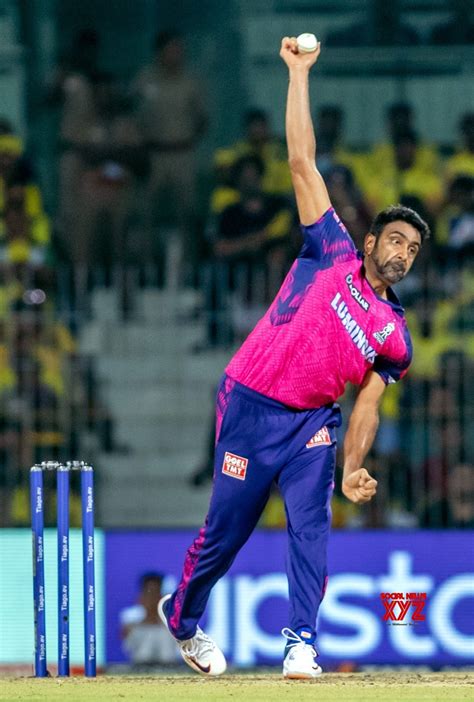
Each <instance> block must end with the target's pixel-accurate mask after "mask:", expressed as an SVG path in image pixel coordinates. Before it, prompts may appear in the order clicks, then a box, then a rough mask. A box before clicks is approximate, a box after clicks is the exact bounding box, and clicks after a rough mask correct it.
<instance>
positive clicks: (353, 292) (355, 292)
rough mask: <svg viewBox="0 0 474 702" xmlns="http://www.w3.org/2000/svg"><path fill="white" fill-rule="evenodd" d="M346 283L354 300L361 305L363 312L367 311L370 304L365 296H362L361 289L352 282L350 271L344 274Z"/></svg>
mask: <svg viewBox="0 0 474 702" xmlns="http://www.w3.org/2000/svg"><path fill="white" fill-rule="evenodd" d="M346 283H347V287H348V288H349V290H350V291H351V295H352V297H353V298H354V300H355V301H356V302H357V303H358V304H359V305H360V306H361V307H362V309H363V310H365V312H367V311H368V309H369V307H370V304H369V303H368V302H367V300H366V299H365V297H362V293H361V291H360V290H359V289H358V288H356V286H355V285H353V284H352V273H348V274H347V275H346Z"/></svg>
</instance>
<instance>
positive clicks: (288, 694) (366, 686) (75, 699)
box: [0, 672, 474, 702]
mask: <svg viewBox="0 0 474 702" xmlns="http://www.w3.org/2000/svg"><path fill="white" fill-rule="evenodd" d="M0 700H2V702H7V701H8V702H14V701H15V702H16V700H47V702H54V701H55V700H65V702H83V701H84V702H86V701H87V702H91V700H94V701H95V700H98V701H99V702H108V700H114V702H115V701H116V700H118V701H119V702H120V701H121V700H126V701H127V702H135V701H137V702H138V700H147V702H148V701H149V700H161V701H162V702H178V701H179V702H188V701H189V702H200V700H203V701H204V700H205V701H206V702H208V701H211V702H212V701H213V700H215V701H216V702H220V701H221V700H232V702H241V701H242V702H253V701H255V702H260V701H262V702H280V700H281V701H282V702H293V701H294V702H300V701H304V700H313V702H333V700H337V702H346V701H347V702H369V701H370V700H380V702H395V701H396V702H402V701H405V700H406V701H407V702H424V701H425V700H426V702H428V701H429V702H438V700H439V702H462V700H471V702H472V700H474V674H473V673H423V674H417V673H405V672H401V673H400V674H396V673H373V674H368V673H326V674H325V675H323V677H322V678H320V679H318V680H312V681H309V682H308V681H289V680H288V681H287V680H283V678H282V677H281V675H277V674H275V673H271V674H268V675H245V674H244V675H242V674H236V675H224V676H222V677H220V678H214V679H213V678H206V679H205V678H201V677H198V676H189V677H187V676H186V677H185V676H173V677H171V676H156V677H129V676H127V677H125V676H124V677H122V676H117V677H114V676H103V677H98V678H96V679H93V680H87V679H85V678H81V677H77V678H66V679H58V678H49V679H34V678H15V679H13V678H0Z"/></svg>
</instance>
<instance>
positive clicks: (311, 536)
mask: <svg viewBox="0 0 474 702" xmlns="http://www.w3.org/2000/svg"><path fill="white" fill-rule="evenodd" d="M330 525H331V511H330V509H329V508H326V507H322V508H320V509H316V510H314V511H312V512H311V514H308V515H307V517H306V518H303V519H301V518H299V519H298V520H297V521H296V523H294V520H293V519H292V520H291V529H292V531H293V533H294V534H295V535H296V536H297V537H298V538H301V539H306V540H308V541H314V540H316V539H320V538H321V537H322V536H327V535H328V534H329V527H330Z"/></svg>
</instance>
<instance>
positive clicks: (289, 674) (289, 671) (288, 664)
mask: <svg viewBox="0 0 474 702" xmlns="http://www.w3.org/2000/svg"><path fill="white" fill-rule="evenodd" d="M281 633H282V634H283V636H284V637H285V638H286V639H287V640H288V644H287V648H288V652H287V654H286V656H285V660H284V661H283V677H284V678H288V679H289V680H310V679H311V678H317V677H319V676H320V675H321V673H322V672H323V669H322V668H321V666H319V665H318V664H317V663H316V661H315V658H316V656H317V655H318V654H317V652H316V649H315V648H314V647H313V646H312V644H308V643H306V642H305V640H304V639H302V638H301V636H298V634H295V632H294V631H292V630H291V629H289V628H288V627H285V628H284V629H282V630H281Z"/></svg>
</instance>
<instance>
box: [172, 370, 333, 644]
mask: <svg viewBox="0 0 474 702" xmlns="http://www.w3.org/2000/svg"><path fill="white" fill-rule="evenodd" d="M340 421H341V419H340V412H339V408H338V406H337V405H332V404H331V405H327V406H324V407H321V408H319V409H316V410H303V411H299V410H292V409H290V408H288V407H286V406H285V405H282V404H280V403H279V402H276V401H274V400H271V399H269V398H267V397H265V396H263V395H261V394H259V393H257V392H255V391H254V390H250V389H249V388H247V387H245V386H243V385H241V384H239V383H237V382H235V381H234V380H232V379H231V378H229V377H227V376H224V377H223V379H222V381H221V384H220V387H219V390H218V395H217V432H216V435H217V441H216V450H215V462H214V488H213V493H212V497H211V502H210V507H209V513H208V516H207V518H206V521H205V524H204V526H203V528H202V529H201V531H200V532H199V535H198V537H197V538H196V539H195V540H194V542H193V544H192V545H191V546H190V548H189V549H188V551H187V553H186V559H185V563H184V568H183V574H182V578H181V581H180V583H179V585H178V588H177V590H176V591H175V592H174V593H173V595H172V597H171V599H170V601H169V603H168V607H167V615H168V622H169V626H170V629H171V631H172V633H173V634H174V635H175V636H176V638H178V639H181V640H185V639H189V638H191V637H192V636H194V634H195V632H196V626H197V624H198V621H199V619H200V617H201V616H202V614H203V612H204V609H205V607H206V604H207V600H208V598H209V594H210V591H211V589H212V587H213V585H214V584H215V583H216V582H217V580H219V578H221V577H222V576H223V575H224V574H225V573H226V572H227V570H228V569H229V568H230V566H231V565H232V562H233V560H234V558H235V556H236V555H237V553H238V551H239V550H240V548H241V547H242V546H243V545H244V544H245V542H246V541H247V539H248V538H249V536H250V534H251V533H252V531H253V530H254V528H255V526H256V524H257V522H258V520H259V518H260V516H261V514H262V511H263V509H264V507H265V505H266V503H267V500H268V497H269V494H270V489H271V486H272V483H273V481H276V482H277V484H278V486H279V489H280V491H281V494H282V497H283V500H284V503H285V512H286V518H287V529H288V552H287V559H286V564H287V565H286V568H287V576H288V585H289V603H290V612H289V615H290V621H289V626H290V627H291V628H292V629H293V630H294V631H296V630H298V629H300V628H303V627H304V628H305V629H309V630H310V631H312V632H313V633H314V632H315V627H316V617H317V613H318V609H319V605H320V603H321V600H322V598H323V596H324V590H325V585H326V579H327V568H326V548H327V540H328V535H329V529H330V521H331V510H330V500H331V496H332V491H333V487H334V469H335V454H336V441H335V427H336V426H339V425H340Z"/></svg>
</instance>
